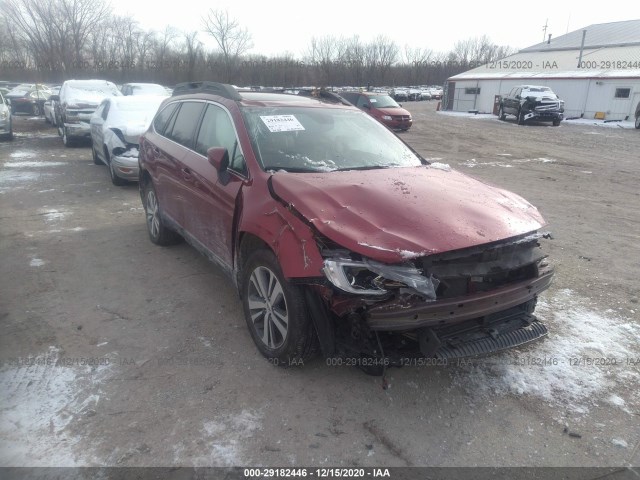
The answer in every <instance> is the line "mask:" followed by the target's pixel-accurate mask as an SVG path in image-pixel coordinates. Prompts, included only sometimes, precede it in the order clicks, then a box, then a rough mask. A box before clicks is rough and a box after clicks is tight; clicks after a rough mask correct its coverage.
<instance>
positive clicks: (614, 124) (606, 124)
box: [565, 118, 635, 129]
mask: <svg viewBox="0 0 640 480" xmlns="http://www.w3.org/2000/svg"><path fill="white" fill-rule="evenodd" d="M565 123H570V124H571V125H589V126H596V127H603V128H629V129H631V128H635V124H634V122H632V121H621V122H618V121H606V120H591V119H588V118H576V119H566V120H565Z"/></svg>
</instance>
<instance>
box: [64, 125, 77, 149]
mask: <svg viewBox="0 0 640 480" xmlns="http://www.w3.org/2000/svg"><path fill="white" fill-rule="evenodd" d="M62 143H63V144H64V146H65V147H73V145H74V143H73V140H72V139H71V138H70V137H69V132H68V131H67V127H62Z"/></svg>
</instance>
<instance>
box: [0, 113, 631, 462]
mask: <svg viewBox="0 0 640 480" xmlns="http://www.w3.org/2000/svg"><path fill="white" fill-rule="evenodd" d="M435 105H436V102H419V103H407V104H406V107H407V108H408V109H409V110H410V111H411V112H412V113H413V115H414V126H413V128H412V129H411V130H410V131H409V132H407V133H404V134H402V138H404V139H405V140H406V141H407V142H408V143H409V144H410V145H412V146H413V147H414V148H415V149H416V150H417V151H418V152H420V153H421V154H422V155H423V156H425V157H426V158H429V159H432V160H433V161H437V162H440V163H445V164H449V165H450V166H451V167H452V168H454V169H458V170H461V171H463V172H465V173H468V174H470V175H473V176H475V177H477V178H479V179H481V180H483V181H486V182H490V183H492V184H496V185H499V186H501V187H504V188H507V189H509V190H512V191H515V192H517V193H519V194H521V195H522V196H523V197H525V198H526V199H528V200H529V201H530V202H531V203H533V204H535V205H536V206H538V208H539V209H540V210H541V211H542V213H543V215H544V216H545V218H546V219H547V220H548V222H549V230H551V231H552V232H553V234H554V239H553V240H552V241H550V242H549V253H550V256H551V259H552V262H553V263H554V264H555V265H556V267H557V275H556V279H555V281H554V284H553V286H552V288H551V289H550V290H548V291H547V292H545V294H544V295H543V297H542V298H541V302H540V306H539V314H540V316H541V317H542V318H543V319H544V321H545V323H547V325H548V326H549V329H550V335H549V337H548V338H547V339H546V340H544V341H542V342H539V343H536V344H535V345H532V346H529V347H526V348H522V349H520V350H517V351H512V352H508V353H504V354H500V355H495V356H492V357H489V358H486V359H483V360H478V361H475V362H468V363H464V364H456V365H448V366H445V367H415V368H403V369H391V370H389V372H388V378H387V380H388V383H389V388H387V389H386V390H385V389H383V388H382V384H381V380H380V379H379V378H375V377H370V376H366V375H364V374H363V373H361V372H360V371H359V370H357V369H355V368H351V367H346V366H339V367H338V366H328V365H326V362H325V361H324V360H323V359H320V358H318V359H314V360H313V361H310V362H307V364H306V365H304V367H303V368H288V369H283V368H277V367H274V366H273V365H270V364H269V362H267V361H266V360H265V359H264V358H263V357H261V356H260V355H259V353H258V352H257V350H256V348H255V347H254V345H253V343H252V340H251V337H250V335H249V333H248V331H247V329H246V325H245V321H244V319H243V316H242V309H241V305H240V302H239V300H238V298H237V294H236V292H235V291H234V289H233V287H232V286H231V284H230V282H229V281H228V280H227V279H226V278H225V277H224V276H223V274H222V273H221V272H220V271H218V270H217V269H216V268H215V267H214V266H213V265H211V264H209V263H207V261H206V260H205V259H204V257H202V256H200V255H199V254H198V253H196V252H195V250H193V249H192V248H191V247H189V246H188V245H186V244H182V245H178V246H176V247H171V248H159V247H156V246H154V245H152V244H151V243H150V242H149V240H148V238H147V234H146V230H145V224H144V215H143V210H142V207H141V203H140V198H139V195H138V190H137V185H135V184H132V185H129V186H126V187H122V188H118V187H114V186H113V185H112V184H111V182H110V180H109V176H108V172H107V169H106V167H104V166H96V165H93V162H92V160H91V153H90V148H89V147H88V145H85V146H80V147H77V148H64V147H63V146H62V142H61V140H60V139H59V138H58V136H57V134H56V132H55V130H54V129H53V128H51V127H49V126H47V125H46V124H45V123H44V121H43V120H42V119H41V118H31V117H24V116H20V117H15V123H14V128H15V130H16V139H15V140H14V141H13V142H2V143H0V256H1V257H0V258H2V261H1V262H0V321H1V327H2V331H3V335H2V336H1V337H0V360H1V361H2V366H1V368H0V465H2V466H45V465H46V466H62V465H64V466H74V465H81V466H102V465H109V466H151V465H153V466H227V465H255V466H267V465H270V466H295V465H306V466H379V465H385V466H423V465H429V466H639V465H640V451H639V444H640V428H638V426H639V425H640V421H639V415H640V347H639V344H640V340H639V338H640V321H639V318H638V317H639V316H638V309H639V308H640V305H638V300H639V298H640V293H639V285H640V280H639V278H640V275H639V271H640V269H639V259H640V256H639V255H638V251H639V250H640V234H639V232H640V229H639V214H638V207H639V206H640V197H639V195H640V190H639V189H638V185H640V154H639V152H640V132H639V131H637V130H634V129H624V128H617V127H615V128H605V127H603V126H596V125H593V126H591V125H584V124H581V125H571V124H570V122H564V123H563V124H562V125H561V126H560V127H557V128H556V127H550V126H546V125H529V126H524V127H521V126H518V125H516V124H515V122H513V121H507V122H500V121H499V120H497V118H496V117H491V116H482V115H480V116H464V115H447V114H443V113H439V112H436V110H435Z"/></svg>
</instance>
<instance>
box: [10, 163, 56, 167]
mask: <svg viewBox="0 0 640 480" xmlns="http://www.w3.org/2000/svg"><path fill="white" fill-rule="evenodd" d="M62 165H65V163H64V162H9V163H6V164H5V167H9V168H40V167H59V166H62Z"/></svg>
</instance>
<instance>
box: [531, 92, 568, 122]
mask: <svg viewBox="0 0 640 480" xmlns="http://www.w3.org/2000/svg"><path fill="white" fill-rule="evenodd" d="M521 112H522V117H521V121H522V122H524V121H527V120H541V121H552V122H554V124H559V123H560V122H561V121H562V120H563V119H564V101H563V100H560V99H558V98H557V97H555V96H542V97H539V96H528V97H525V98H523V99H522V101H521Z"/></svg>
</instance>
